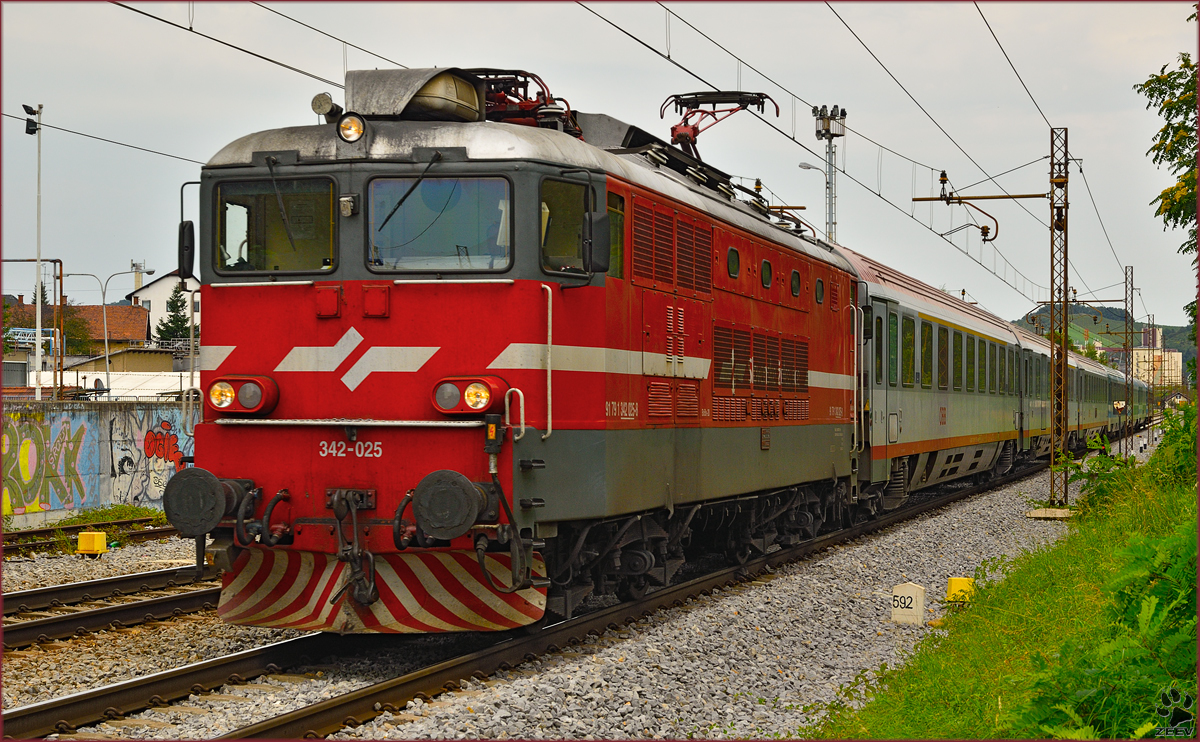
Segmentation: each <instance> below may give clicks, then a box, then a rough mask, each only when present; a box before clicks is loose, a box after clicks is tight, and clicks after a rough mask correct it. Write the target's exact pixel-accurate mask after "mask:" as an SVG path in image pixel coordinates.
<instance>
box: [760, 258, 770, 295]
mask: <svg viewBox="0 0 1200 742" xmlns="http://www.w3.org/2000/svg"><path fill="white" fill-rule="evenodd" d="M759 276H761V278H762V285H763V288H764V289H769V288H771V261H769V260H764V261H763V262H762V270H761V271H759Z"/></svg>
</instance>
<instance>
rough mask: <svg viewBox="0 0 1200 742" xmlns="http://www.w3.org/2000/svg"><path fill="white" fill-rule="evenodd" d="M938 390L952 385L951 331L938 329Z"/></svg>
mask: <svg viewBox="0 0 1200 742" xmlns="http://www.w3.org/2000/svg"><path fill="white" fill-rule="evenodd" d="M937 335H938V380H937V384H938V389H945V388H946V387H947V386H949V385H950V331H949V330H947V329H946V328H945V327H939V328H938V333H937Z"/></svg>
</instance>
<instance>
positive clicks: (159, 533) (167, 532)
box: [0, 524, 179, 553]
mask: <svg viewBox="0 0 1200 742" xmlns="http://www.w3.org/2000/svg"><path fill="white" fill-rule="evenodd" d="M101 525H107V524H101ZM178 534H179V531H178V530H176V529H175V528H172V527H171V526H164V527H162V528H145V529H142V530H140V531H121V532H120V533H119V534H116V535H119V536H120V537H121V538H124V539H128V540H130V541H152V540H154V539H156V538H167V537H170V536H175V535H178ZM64 535H65V534H64ZM59 545H60V542H59V540H58V539H51V540H47V541H26V542H23V543H19V544H4V545H3V546H0V551H2V552H4V553H13V552H15V553H24V552H28V551H37V550H38V549H49V548H53V547H56V546H59Z"/></svg>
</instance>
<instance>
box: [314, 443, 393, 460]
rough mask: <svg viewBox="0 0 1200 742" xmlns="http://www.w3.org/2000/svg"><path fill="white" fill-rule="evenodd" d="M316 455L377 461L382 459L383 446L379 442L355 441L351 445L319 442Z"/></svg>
mask: <svg viewBox="0 0 1200 742" xmlns="http://www.w3.org/2000/svg"><path fill="white" fill-rule="evenodd" d="M317 453H318V454H319V455H320V456H322V457H324V456H336V457H338V458H344V457H346V456H353V457H355V458H358V459H378V458H382V457H383V444H382V443H380V442H379V441H355V442H354V444H353V445H350V444H348V443H346V441H321V442H320V443H318V444H317Z"/></svg>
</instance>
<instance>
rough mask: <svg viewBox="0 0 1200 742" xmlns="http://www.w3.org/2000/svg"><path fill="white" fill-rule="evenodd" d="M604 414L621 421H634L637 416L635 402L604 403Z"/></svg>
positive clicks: (636, 404)
mask: <svg viewBox="0 0 1200 742" xmlns="http://www.w3.org/2000/svg"><path fill="white" fill-rule="evenodd" d="M604 414H605V415H606V416H607V417H615V418H619V419H621V420H636V419H637V416H638V403H637V402H605V403H604Z"/></svg>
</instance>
